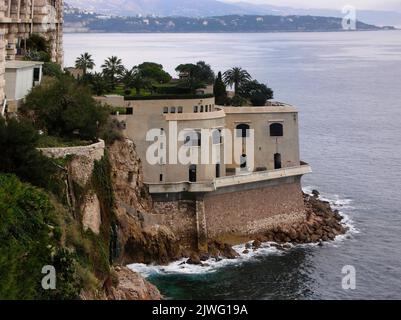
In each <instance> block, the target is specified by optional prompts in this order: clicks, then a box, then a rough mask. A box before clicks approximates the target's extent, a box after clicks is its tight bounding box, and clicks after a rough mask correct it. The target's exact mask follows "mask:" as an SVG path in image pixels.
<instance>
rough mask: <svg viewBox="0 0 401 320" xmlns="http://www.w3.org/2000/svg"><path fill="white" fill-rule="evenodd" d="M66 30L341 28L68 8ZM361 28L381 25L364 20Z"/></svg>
mask: <svg viewBox="0 0 401 320" xmlns="http://www.w3.org/2000/svg"><path fill="white" fill-rule="evenodd" d="M64 19H65V26H64V30H65V32H132V33H135V32H278V31H282V32H284V31H290V32H302V31H304V32H305V31H341V30H342V25H341V22H342V20H341V19H340V18H330V17H314V16H295V15H294V16H285V17H283V16H274V15H263V16H262V15H260V16H259V15H243V16H242V15H228V16H218V17H209V18H190V17H189V18H188V17H120V16H107V15H101V14H96V13H90V12H82V11H80V10H78V9H73V8H68V9H67V10H66V11H65V15H64ZM357 28H358V30H380V29H381V28H379V27H376V26H373V25H368V24H365V23H362V22H358V23H357Z"/></svg>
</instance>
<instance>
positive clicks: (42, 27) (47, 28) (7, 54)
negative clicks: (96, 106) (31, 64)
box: [0, 0, 63, 107]
mask: <svg viewBox="0 0 401 320" xmlns="http://www.w3.org/2000/svg"><path fill="white" fill-rule="evenodd" d="M62 26H63V0H0V103H1V106H2V107H3V105H4V103H5V98H7V97H6V95H5V85H6V83H5V71H6V62H7V61H13V60H21V59H22V57H23V56H24V54H25V48H24V43H25V41H24V40H26V39H28V38H29V36H30V35H31V34H39V35H41V36H43V37H44V38H45V39H46V40H47V41H48V42H49V46H50V48H49V51H50V56H51V60H52V61H53V62H57V63H59V64H60V65H62V64H63V30H62V28H63V27H62Z"/></svg>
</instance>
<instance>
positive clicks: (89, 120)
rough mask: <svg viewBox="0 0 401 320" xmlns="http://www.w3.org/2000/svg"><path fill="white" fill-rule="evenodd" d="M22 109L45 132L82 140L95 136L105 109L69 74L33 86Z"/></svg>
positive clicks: (106, 114) (105, 118) (104, 114)
mask: <svg viewBox="0 0 401 320" xmlns="http://www.w3.org/2000/svg"><path fill="white" fill-rule="evenodd" d="M22 112H24V113H25V114H26V115H30V116H31V118H32V119H33V120H34V124H35V126H36V127H37V129H41V130H43V131H45V132H47V133H48V134H49V135H54V136H59V137H63V138H65V137H68V138H71V137H76V138H79V139H83V140H96V138H97V136H98V131H99V129H100V127H101V126H102V125H104V124H105V123H106V121H107V116H108V110H107V109H106V108H103V107H102V106H101V105H100V104H99V103H98V102H96V101H95V100H94V99H93V97H92V94H91V91H90V90H89V89H88V88H87V87H86V86H83V85H80V84H79V83H78V82H77V81H76V80H75V79H73V78H71V77H69V76H62V77H59V78H57V79H52V80H51V81H47V82H43V83H42V85H40V86H37V87H35V88H33V89H32V91H31V92H30V93H29V94H28V95H27V97H26V100H25V103H24V105H23V107H22ZM32 114H33V117H32Z"/></svg>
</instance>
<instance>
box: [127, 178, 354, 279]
mask: <svg viewBox="0 0 401 320" xmlns="http://www.w3.org/2000/svg"><path fill="white" fill-rule="evenodd" d="M313 189H317V188H315V187H313V186H308V187H305V188H303V191H304V192H305V193H306V194H311V193H312V190H313ZM319 199H320V200H322V201H327V202H329V203H330V205H331V207H332V208H333V209H334V210H338V211H339V213H340V214H341V216H342V217H343V221H342V223H343V224H344V225H345V226H346V227H347V228H348V232H347V233H346V234H344V235H339V236H337V237H336V239H335V240H334V241H330V242H326V243H325V244H324V245H325V246H326V245H333V246H338V245H339V244H340V243H341V242H343V241H344V240H346V239H348V237H349V235H352V234H356V233H359V230H358V229H357V228H356V227H355V226H354V223H353V221H352V219H351V218H350V217H349V215H348V214H346V213H344V211H343V210H349V211H351V210H352V209H354V207H353V206H352V200H351V199H344V198H341V197H340V196H339V195H328V194H321V195H320V196H319ZM245 246H246V244H241V245H237V246H234V247H233V249H234V250H235V251H236V252H237V253H238V254H239V257H237V258H235V259H220V260H216V259H214V258H211V259H208V260H207V261H203V264H202V265H193V264H187V263H186V261H187V260H188V258H183V259H181V260H178V261H174V262H172V263H170V264H168V265H166V266H161V265H146V264H142V263H134V264H131V265H128V268H130V269H131V270H133V271H135V272H138V273H139V274H141V275H142V276H144V277H149V276H151V275H156V274H164V275H168V274H188V275H190V274H194V275H195V274H206V273H213V272H216V271H217V270H219V269H221V268H223V267H226V266H230V265H240V264H243V263H246V262H248V261H252V260H253V261H255V260H256V259H257V258H258V257H260V256H267V255H282V254H285V253H286V252H287V251H288V250H290V249H291V248H297V247H318V246H319V243H309V244H297V245H292V244H288V245H287V246H288V249H286V250H283V249H278V248H276V247H275V244H274V243H272V242H267V243H263V244H262V245H261V247H260V248H259V249H257V250H253V249H249V250H248V251H249V252H248V253H244V251H245V249H246V247H245Z"/></svg>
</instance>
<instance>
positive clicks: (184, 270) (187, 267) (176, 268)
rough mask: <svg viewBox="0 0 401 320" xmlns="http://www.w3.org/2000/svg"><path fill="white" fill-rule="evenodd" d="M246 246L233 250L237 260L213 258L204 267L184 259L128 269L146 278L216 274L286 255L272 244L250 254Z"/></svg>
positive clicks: (134, 265) (204, 262)
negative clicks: (271, 257)
mask: <svg viewBox="0 0 401 320" xmlns="http://www.w3.org/2000/svg"><path fill="white" fill-rule="evenodd" d="M245 245H246V244H241V245H237V246H234V247H233V249H234V250H235V251H236V252H237V253H238V254H239V256H238V257H237V258H235V259H220V260H216V259H214V258H211V259H208V260H206V261H203V262H202V264H203V265H193V264H187V263H186V261H187V260H188V258H184V259H181V260H178V261H174V262H172V263H170V264H168V265H166V266H160V265H146V264H142V263H134V264H131V265H128V268H130V269H131V270H133V271H135V272H138V273H139V274H141V275H142V276H144V277H149V276H150V275H155V274H203V273H212V272H216V271H217V270H219V269H221V268H222V267H226V266H229V265H240V264H242V263H245V262H247V261H251V260H254V259H255V258H256V257H258V256H262V255H271V254H275V255H280V254H284V251H283V250H280V249H277V248H276V247H275V246H272V243H263V244H262V245H261V247H260V248H259V249H257V250H253V249H249V250H248V251H249V252H248V253H244V251H245V249H246V247H245Z"/></svg>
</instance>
